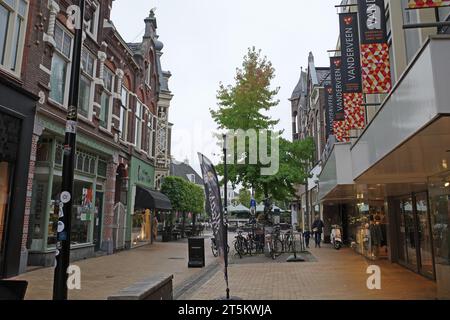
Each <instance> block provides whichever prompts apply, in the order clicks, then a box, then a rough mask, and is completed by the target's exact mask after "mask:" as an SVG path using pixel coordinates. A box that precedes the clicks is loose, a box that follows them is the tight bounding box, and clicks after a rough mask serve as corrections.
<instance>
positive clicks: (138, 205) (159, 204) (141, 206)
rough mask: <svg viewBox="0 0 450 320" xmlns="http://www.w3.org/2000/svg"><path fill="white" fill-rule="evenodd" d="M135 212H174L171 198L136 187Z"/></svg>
mask: <svg viewBox="0 0 450 320" xmlns="http://www.w3.org/2000/svg"><path fill="white" fill-rule="evenodd" d="M134 209H135V210H145V209H159V210H172V204H171V203H170V200H169V198H167V196H166V195H164V194H162V193H161V192H158V191H154V190H150V189H146V188H142V187H136V197H135V202H134Z"/></svg>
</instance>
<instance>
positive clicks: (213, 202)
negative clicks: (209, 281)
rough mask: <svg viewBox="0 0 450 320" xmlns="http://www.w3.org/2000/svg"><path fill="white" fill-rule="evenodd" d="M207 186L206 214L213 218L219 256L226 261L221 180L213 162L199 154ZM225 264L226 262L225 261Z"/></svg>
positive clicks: (204, 181)
mask: <svg viewBox="0 0 450 320" xmlns="http://www.w3.org/2000/svg"><path fill="white" fill-rule="evenodd" d="M198 156H199V159H200V167H201V169H202V175H203V183H204V185H205V197H206V212H207V213H208V214H209V216H210V217H211V223H212V229H213V236H214V238H215V240H216V245H217V249H218V250H219V255H220V256H221V257H222V258H223V259H225V248H224V232H225V228H224V225H223V215H222V200H221V198H220V186H219V179H218V178H217V173H216V169H215V168H214V165H213V164H212V162H211V161H210V160H209V159H208V158H206V157H205V156H204V155H203V154H201V153H199V154H198ZM223 261H224V262H225V260H223Z"/></svg>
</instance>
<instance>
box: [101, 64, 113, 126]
mask: <svg viewBox="0 0 450 320" xmlns="http://www.w3.org/2000/svg"><path fill="white" fill-rule="evenodd" d="M108 73H109V74H110V75H111V76H112V77H111V88H110V89H108V88H107V86H106V83H107V82H106V80H105V79H106V76H107V74H108ZM103 78H104V79H103V83H104V84H105V85H104V87H103V89H104V90H103V92H102V95H103V94H106V95H108V96H109V104H108V114H107V115H106V127H104V126H102V125H101V124H100V127H102V128H103V129H106V130H108V131H111V123H112V109H113V101H114V99H113V92H114V81H115V76H114V72H112V71H111V70H109V68H106V67H105V70H104V73H103ZM100 108H103V106H102V98H101V97H100ZM100 112H101V111H100ZM99 117H100V115H99ZM100 120H101V119H100Z"/></svg>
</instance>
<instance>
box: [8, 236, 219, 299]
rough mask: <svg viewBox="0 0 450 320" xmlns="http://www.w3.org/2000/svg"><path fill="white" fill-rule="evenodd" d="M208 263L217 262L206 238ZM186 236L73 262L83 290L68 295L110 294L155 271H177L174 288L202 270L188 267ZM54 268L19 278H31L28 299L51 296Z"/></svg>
mask: <svg viewBox="0 0 450 320" xmlns="http://www.w3.org/2000/svg"><path fill="white" fill-rule="evenodd" d="M205 246H206V264H207V266H208V265H210V264H211V263H212V262H214V261H215V260H214V257H213V256H212V254H211V250H210V249H209V240H207V239H206V240H205ZM187 263H188V257H187V240H181V241H178V242H170V243H160V242H157V243H154V244H153V245H148V246H144V247H140V248H136V249H133V250H129V251H123V252H120V253H117V254H114V255H111V256H103V257H99V258H92V259H87V260H83V261H77V262H74V263H73V264H74V265H77V266H79V267H80V268H81V272H82V274H81V277H82V280H81V290H79V291H76V290H75V291H70V292H69V299H74V300H103V299H106V298H107V297H108V296H109V295H111V294H114V293H116V292H118V291H119V290H121V289H123V288H126V287H128V286H130V285H132V284H133V283H135V282H138V281H140V280H143V279H145V278H148V277H150V276H152V275H153V274H155V273H160V272H162V273H168V274H173V275H174V280H173V284H174V289H176V287H177V286H178V285H180V284H182V283H183V282H184V281H186V280H187V279H189V278H190V277H193V276H195V275H196V274H198V273H200V272H203V270H202V269H189V268H188V267H187ZM53 270H54V269H53V268H45V269H39V270H35V271H32V272H28V273H26V274H23V275H21V276H19V277H17V278H16V279H19V280H27V281H29V287H28V291H27V295H26V299H33V300H46V299H51V298H52V285H53Z"/></svg>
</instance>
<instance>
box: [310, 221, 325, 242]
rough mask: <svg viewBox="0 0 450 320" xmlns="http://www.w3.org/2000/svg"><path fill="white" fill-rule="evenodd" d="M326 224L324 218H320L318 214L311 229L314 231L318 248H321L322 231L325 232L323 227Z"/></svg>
mask: <svg viewBox="0 0 450 320" xmlns="http://www.w3.org/2000/svg"><path fill="white" fill-rule="evenodd" d="M324 226H325V224H324V223H323V221H322V220H320V217H319V216H318V215H317V216H316V219H315V220H314V222H313V224H312V226H311V230H312V231H313V233H314V240H315V242H316V248H317V247H319V248H320V243H321V242H322V233H323V227H324Z"/></svg>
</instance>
